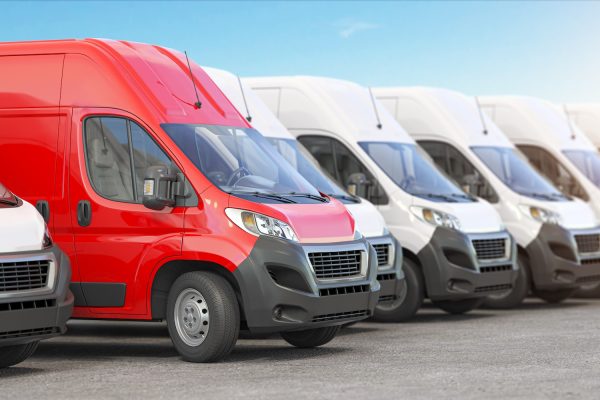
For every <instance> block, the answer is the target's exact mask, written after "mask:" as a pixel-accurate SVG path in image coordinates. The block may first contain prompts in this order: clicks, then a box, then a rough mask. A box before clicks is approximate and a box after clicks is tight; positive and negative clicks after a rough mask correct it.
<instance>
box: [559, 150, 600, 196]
mask: <svg viewBox="0 0 600 400" xmlns="http://www.w3.org/2000/svg"><path fill="white" fill-rule="evenodd" d="M563 153H564V154H565V156H567V158H568V159H569V160H571V162H572V163H573V164H575V166H576V167H577V169H578V170H579V171H581V172H582V173H583V174H584V175H585V176H586V177H587V178H588V179H589V180H590V181H592V182H593V183H594V185H596V186H597V187H600V156H599V155H598V153H596V152H595V151H592V150H564V151H563Z"/></svg>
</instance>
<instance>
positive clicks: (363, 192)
mask: <svg viewBox="0 0 600 400" xmlns="http://www.w3.org/2000/svg"><path fill="white" fill-rule="evenodd" d="M370 184H371V183H370V182H369V180H368V179H367V176H366V175H365V174H363V173H361V172H356V173H354V174H351V175H350V176H349V177H348V183H347V186H346V189H347V190H348V193H350V194H352V195H354V196H358V197H363V198H366V197H367V196H368V194H369V185H370Z"/></svg>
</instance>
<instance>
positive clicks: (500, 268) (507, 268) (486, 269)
mask: <svg viewBox="0 0 600 400" xmlns="http://www.w3.org/2000/svg"><path fill="white" fill-rule="evenodd" d="M511 270H512V265H510V264H506V265H490V266H487V267H479V272H481V273H486V272H501V271H511Z"/></svg>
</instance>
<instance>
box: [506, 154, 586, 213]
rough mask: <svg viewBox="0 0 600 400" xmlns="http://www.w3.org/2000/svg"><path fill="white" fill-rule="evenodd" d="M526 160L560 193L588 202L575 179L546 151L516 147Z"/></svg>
mask: <svg viewBox="0 0 600 400" xmlns="http://www.w3.org/2000/svg"><path fill="white" fill-rule="evenodd" d="M517 148H518V149H519V150H520V151H521V152H522V153H523V154H524V155H525V157H527V160H528V161H529V163H530V164H531V165H533V167H534V168H535V169H536V170H537V171H538V172H539V173H540V174H542V176H544V177H546V179H548V180H549V181H550V182H552V183H553V184H554V186H556V188H557V189H558V190H560V191H561V192H562V193H564V194H566V195H569V196H575V197H579V198H581V199H583V200H585V201H588V200H589V196H588V194H587V193H586V192H585V190H584V189H583V187H582V186H581V185H580V184H579V182H577V180H576V179H575V177H574V176H573V175H571V173H569V171H567V169H566V168H565V167H564V166H563V165H562V164H561V163H560V162H559V161H558V160H557V159H556V158H555V157H554V156H553V155H552V154H550V153H549V152H548V151H546V150H545V149H543V148H541V147H537V146H523V145H521V146H517Z"/></svg>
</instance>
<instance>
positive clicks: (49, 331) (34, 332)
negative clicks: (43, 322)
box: [0, 328, 58, 340]
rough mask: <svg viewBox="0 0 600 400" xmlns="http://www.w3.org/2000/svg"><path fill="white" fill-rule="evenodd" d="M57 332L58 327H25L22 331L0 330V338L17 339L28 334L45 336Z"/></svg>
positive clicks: (28, 335)
mask: <svg viewBox="0 0 600 400" xmlns="http://www.w3.org/2000/svg"><path fill="white" fill-rule="evenodd" d="M54 333H58V328H36V329H25V330H22V331H10V332H0V340H2V339H19V338H24V337H30V336H45V335H52V334H54Z"/></svg>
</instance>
